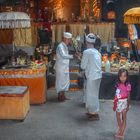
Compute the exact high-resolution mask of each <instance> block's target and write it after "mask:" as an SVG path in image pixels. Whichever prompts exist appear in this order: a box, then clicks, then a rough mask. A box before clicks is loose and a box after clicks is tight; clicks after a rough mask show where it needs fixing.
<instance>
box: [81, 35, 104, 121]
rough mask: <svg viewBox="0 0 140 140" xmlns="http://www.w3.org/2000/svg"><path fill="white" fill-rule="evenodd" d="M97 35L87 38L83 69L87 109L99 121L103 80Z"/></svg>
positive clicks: (88, 113)
mask: <svg viewBox="0 0 140 140" xmlns="http://www.w3.org/2000/svg"><path fill="white" fill-rule="evenodd" d="M96 38H97V37H96V35H94V34H92V33H90V34H88V35H87V36H86V46H87V49H86V50H85V51H84V52H83V56H82V61H81V68H82V69H84V70H85V76H86V78H87V82H86V109H87V113H86V114H87V115H88V117H89V118H92V119H96V120H98V119H99V88H100V82H101V78H102V69H101V68H102V61H101V54H100V53H99V51H98V50H97V49H95V43H96Z"/></svg>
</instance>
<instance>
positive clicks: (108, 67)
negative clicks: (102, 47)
mask: <svg viewBox="0 0 140 140" xmlns="http://www.w3.org/2000/svg"><path fill="white" fill-rule="evenodd" d="M105 72H110V62H109V60H107V61H106V64H105Z"/></svg>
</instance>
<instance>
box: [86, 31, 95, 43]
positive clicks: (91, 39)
mask: <svg viewBox="0 0 140 140" xmlns="http://www.w3.org/2000/svg"><path fill="white" fill-rule="evenodd" d="M86 41H87V42H89V43H95V41H96V35H94V34H93V33H89V34H88V35H87V36H86Z"/></svg>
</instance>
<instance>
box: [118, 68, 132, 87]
mask: <svg viewBox="0 0 140 140" xmlns="http://www.w3.org/2000/svg"><path fill="white" fill-rule="evenodd" d="M124 72H125V73H126V77H127V79H126V81H125V85H128V84H129V74H128V71H127V70H126V69H123V68H122V69H120V70H119V72H118V81H117V85H116V86H118V84H120V83H121V81H120V76H121V75H122V73H124Z"/></svg>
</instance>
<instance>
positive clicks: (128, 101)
mask: <svg viewBox="0 0 140 140" xmlns="http://www.w3.org/2000/svg"><path fill="white" fill-rule="evenodd" d="M129 105H130V92H128V98H127V110H129Z"/></svg>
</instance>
